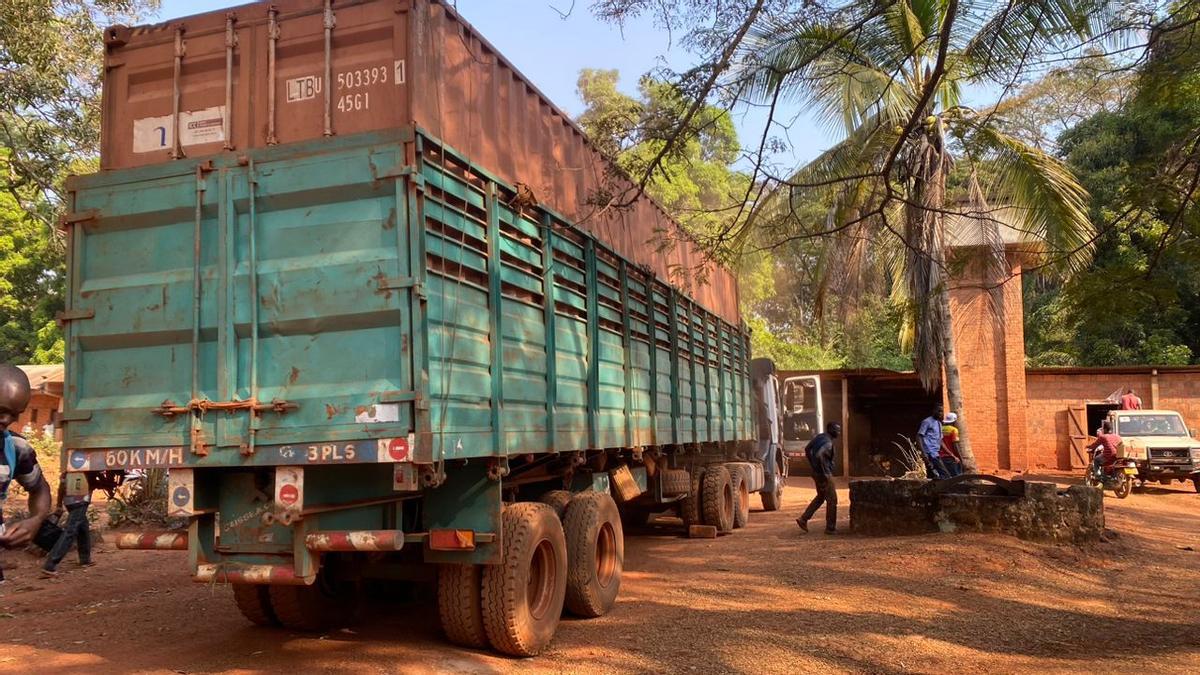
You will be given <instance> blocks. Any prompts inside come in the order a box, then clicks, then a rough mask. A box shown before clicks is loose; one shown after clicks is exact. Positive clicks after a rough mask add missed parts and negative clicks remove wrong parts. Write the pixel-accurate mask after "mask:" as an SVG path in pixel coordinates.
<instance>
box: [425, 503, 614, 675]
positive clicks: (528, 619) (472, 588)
mask: <svg viewBox="0 0 1200 675" xmlns="http://www.w3.org/2000/svg"><path fill="white" fill-rule="evenodd" d="M554 497H557V495H555V496H554ZM542 501H543V502H545V501H551V500H549V499H546V498H543V500H542ZM554 501H560V500H557V499H554ZM502 521H503V536H502V540H501V546H502V550H501V562H500V564H499V565H488V566H479V565H445V566H443V567H442V569H441V571H440V573H439V576H438V605H439V607H438V610H439V614H440V617H441V620H442V627H443V629H444V630H445V632H446V636H447V637H448V638H449V639H450V640H451V641H452V642H454V643H456V644H459V645H463V646H467V647H475V648H481V647H484V646H485V645H489V644H490V645H491V646H492V647H493V648H494V649H496V650H497V651H500V652H503V653H505V654H511V655H513V656H533V655H536V654H538V653H540V652H541V651H542V650H543V649H545V647H546V645H547V644H549V642H550V639H551V638H552V637H553V636H554V632H555V630H557V628H558V622H559V618H560V617H561V616H562V612H563V608H564V607H565V608H566V609H567V610H569V611H570V612H572V613H573V614H577V615H579V616H584V617H594V616H600V615H602V614H604V613H606V612H608V610H609V609H611V608H612V606H613V604H614V603H615V602H616V598H617V593H618V592H619V590H620V585H621V572H622V570H623V568H624V558H625V544H624V533H623V531H622V529H621V518H620V514H619V512H618V511H617V505H616V503H614V502H613V500H612V497H610V496H609V495H607V494H604V493H598V492H585V493H580V494H577V495H574V496H572V497H571V498H570V499H569V500H568V501H567V503H566V505H565V506H562V515H561V518H560V516H559V512H558V509H557V508H556V506H552V505H550V504H548V503H535V502H518V503H515V504H508V505H506V506H505V507H504V513H503V516H502Z"/></svg>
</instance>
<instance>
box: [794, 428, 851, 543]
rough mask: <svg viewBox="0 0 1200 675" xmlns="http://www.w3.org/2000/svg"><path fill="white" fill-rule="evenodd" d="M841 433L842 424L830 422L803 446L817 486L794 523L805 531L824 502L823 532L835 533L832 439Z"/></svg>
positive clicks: (835, 506)
mask: <svg viewBox="0 0 1200 675" xmlns="http://www.w3.org/2000/svg"><path fill="white" fill-rule="evenodd" d="M841 435H842V425H840V424H838V423H837V422H830V423H829V425H828V426H826V427H825V433H823V434H817V435H816V436H815V437H814V438H813V439H812V440H811V441H809V442H808V445H806V446H804V456H805V457H807V458H808V463H809V465H810V466H812V472H813V483H815V484H816V486H817V496H816V497H813V500H812V501H811V502H809V504H808V508H807V509H804V513H803V514H802V515H801V516H800V517H799V518H797V519H796V524H797V525H799V526H800V529H801V530H804V531H805V532H808V521H809V520H811V519H812V517H813V514H815V513H816V512H817V509H819V508H821V504H824V505H825V534H837V483H835V482H834V481H833V441H834V439H836V438H837V437H838V436H841Z"/></svg>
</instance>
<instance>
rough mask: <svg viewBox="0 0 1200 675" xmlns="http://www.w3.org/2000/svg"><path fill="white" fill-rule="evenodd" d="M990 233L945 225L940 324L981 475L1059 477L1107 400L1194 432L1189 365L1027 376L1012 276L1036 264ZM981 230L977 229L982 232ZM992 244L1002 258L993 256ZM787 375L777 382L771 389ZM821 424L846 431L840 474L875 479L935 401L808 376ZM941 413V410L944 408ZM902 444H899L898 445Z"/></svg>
mask: <svg viewBox="0 0 1200 675" xmlns="http://www.w3.org/2000/svg"><path fill="white" fill-rule="evenodd" d="M994 215H995V217H994V218H991V219H989V221H991V222H989V223H986V224H981V223H980V222H978V221H971V220H967V219H963V218H952V220H951V222H948V223H947V237H948V240H949V241H948V244H949V246H950V251H951V256H950V257H951V260H950V269H951V270H952V273H953V280H952V282H951V291H950V314H951V323H952V326H953V331H954V343H955V349H956V352H957V357H958V365H959V375H960V377H961V380H962V386H963V395H964V405H963V409H962V410H959V411H956V412H959V413H960V415H961V416H962V419H963V421H964V422H965V424H966V426H967V429H968V432H969V434H970V437H971V446H972V449H973V451H974V453H975V457H976V459H977V460H978V462H979V468H980V470H982V471H996V470H1009V471H1036V470H1039V469H1061V470H1070V469H1074V468H1079V467H1082V466H1083V459H1084V456H1083V447H1084V446H1085V445H1086V443H1087V438H1088V436H1089V435H1090V434H1092V433H1094V431H1095V429H1096V428H1097V427H1098V426H1099V424H1100V420H1101V419H1102V418H1103V416H1104V414H1106V413H1107V411H1108V410H1109V409H1111V408H1112V407H1113V406H1114V404H1115V397H1116V396H1117V395H1119V394H1120V393H1124V391H1125V390H1126V389H1129V388H1132V389H1134V390H1135V391H1136V392H1137V393H1138V395H1139V396H1141V397H1142V399H1143V403H1144V406H1145V407H1147V408H1165V409H1170V410H1176V411H1178V412H1180V413H1181V414H1182V415H1183V417H1184V420H1185V421H1186V422H1187V424H1188V426H1189V427H1192V428H1197V429H1200V366H1183V367H1162V366H1159V367H1153V366H1135V367H1119V368H1026V367H1025V330H1024V321H1023V318H1024V303H1023V300H1022V288H1021V286H1022V274H1023V271H1024V269H1025V268H1026V267H1027V266H1028V265H1029V264H1030V263H1031V261H1033V260H1036V259H1037V253H1038V251H1037V248H1036V245H1035V244H1034V243H1032V241H1031V239H1030V238H1029V237H1027V236H1025V235H1024V234H1023V233H1020V232H1018V231H1017V230H1016V229H1015V228H1013V227H1010V226H1006V225H1004V223H1005V222H1012V220H1011V218H1010V215H1011V214H1009V213H1007V212H1006V211H1005V210H1004V209H1001V210H999V211H997V212H996V213H995V214H994ZM989 226H990V227H991V228H992V229H991V231H990V232H988V231H987V227H989ZM995 237H999V239H1000V241H1002V242H1003V244H1004V246H1003V250H1004V256H1003V259H1002V260H1001V257H1000V256H999V255H997V253H998V252H999V250H1000V247H998V246H996V244H995V243H992V244H988V245H985V244H984V243H983V242H984V240H987V241H989V242H996V239H995ZM793 374H800V373H781V374H780V377H781V379H782V378H784V377H787V376H790V375H793ZM819 374H820V375H821V376H822V387H823V390H824V397H823V398H824V409H825V420H826V421H827V422H829V421H840V422H842V424H843V425H844V426H845V442H844V443H843V446H844V453H843V456H842V457H841V458H839V459H840V461H839V462H838V465H837V467H836V468H837V469H838V471H839V473H842V474H843V475H851V474H853V475H869V474H872V473H878V466H877V462H875V461H873V458H874V457H877V456H879V455H880V454H887V453H889V452H891V453H893V454H894V452H895V448H894V447H893V446H894V443H895V442H897V441H901V439H900V436H901V435H903V436H908V437H910V438H911V437H915V435H916V430H917V426H918V425H919V423H920V421H921V419H922V418H923V417H924V416H925V415H927V414H928V410H929V408H930V407H931V404H932V403H933V402H936V401H937V400H939V399H942V400H945V397H944V396H943V394H942V393H941V392H934V393H933V394H932V395H930V394H926V393H925V392H924V391H923V390H922V389H921V387H920V385H919V383H918V381H917V378H916V376H915V375H914V374H912V373H894V372H890V371H859V370H836V371H824V372H821V373H819ZM947 409H949V406H947ZM901 442H902V441H901Z"/></svg>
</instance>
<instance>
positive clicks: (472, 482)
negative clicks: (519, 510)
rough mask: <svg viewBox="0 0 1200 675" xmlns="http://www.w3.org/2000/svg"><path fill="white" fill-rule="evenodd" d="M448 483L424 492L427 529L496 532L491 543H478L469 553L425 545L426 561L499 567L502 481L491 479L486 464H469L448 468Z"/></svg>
mask: <svg viewBox="0 0 1200 675" xmlns="http://www.w3.org/2000/svg"><path fill="white" fill-rule="evenodd" d="M446 473H447V475H446V482H444V483H442V484H441V485H440V486H438V487H436V488H432V489H430V490H427V491H426V492H425V501H424V507H425V529H426V530H427V531H432V530H442V529H446V530H472V531H474V532H475V533H476V535H479V534H490V533H495V537H494V538H493V539H492V540H491V541H479V540H478V537H477V538H476V544H475V548H474V549H473V550H469V551H434V550H432V549H430V548H429V546H428V544H426V546H425V562H428V563H459V564H476V565H498V564H500V551H501V547H500V545H501V538H502V537H503V535H504V533H503V532H502V528H501V526H500V511H501V509H502V508H503V498H502V494H501V481H499V480H492V479H491V478H488V465H487V463H486V462H482V461H478V462H475V461H473V462H468V463H467V464H466V465H465V466H458V467H453V468H448V470H447V472H446Z"/></svg>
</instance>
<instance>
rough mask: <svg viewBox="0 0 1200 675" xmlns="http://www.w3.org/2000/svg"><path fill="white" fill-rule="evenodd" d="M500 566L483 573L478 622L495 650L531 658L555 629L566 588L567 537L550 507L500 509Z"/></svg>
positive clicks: (525, 504) (521, 504) (532, 505)
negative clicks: (480, 610) (480, 622)
mask: <svg viewBox="0 0 1200 675" xmlns="http://www.w3.org/2000/svg"><path fill="white" fill-rule="evenodd" d="M502 521H503V528H504V530H503V539H502V542H503V550H502V552H501V561H500V564H499V565H489V566H488V567H487V568H486V569H485V570H484V572H483V626H484V630H485V631H486V632H487V636H488V642H490V643H491V644H492V647H493V648H495V649H496V651H499V652H503V653H505V654H510V655H512V656H535V655H537V654H538V653H540V652H541V651H542V650H543V649H545V648H546V645H548V644H549V643H550V640H551V639H552V638H553V637H554V632H555V631H556V630H557V629H558V621H559V619H560V618H561V616H562V610H563V600H564V597H565V596H566V591H567V541H566V537H565V536H564V535H563V528H562V523H561V522H560V521H559V519H558V516H557V515H555V513H554V509H552V508H550V507H549V506H547V505H545V504H538V503H533V502H517V503H516V504H509V505H508V506H505V507H504V513H503V516H502Z"/></svg>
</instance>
